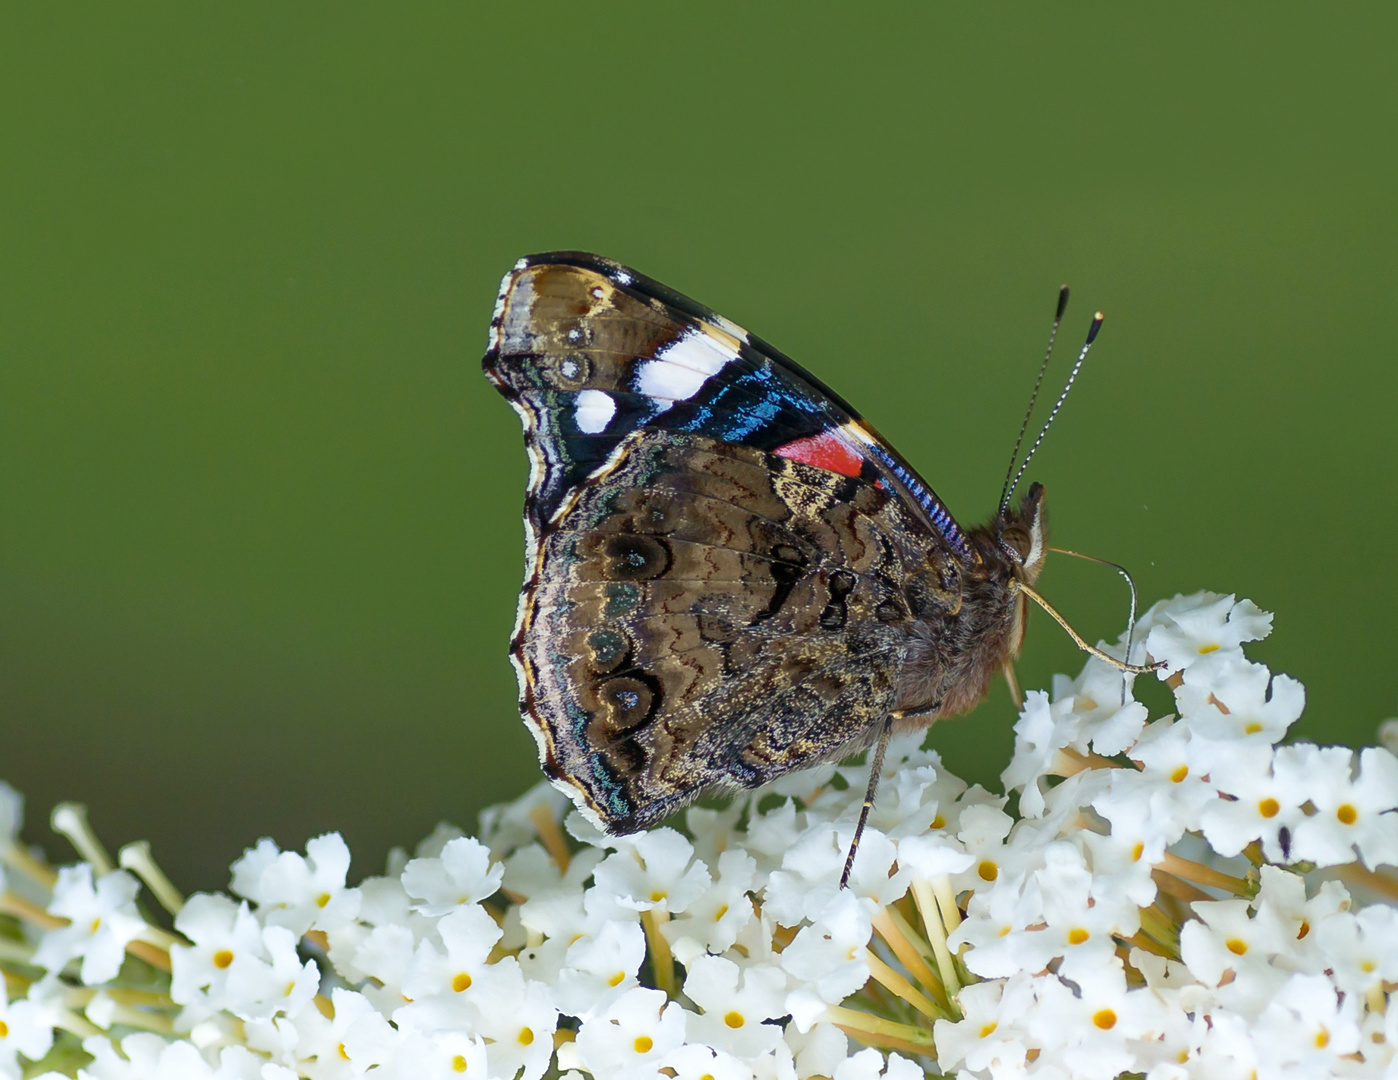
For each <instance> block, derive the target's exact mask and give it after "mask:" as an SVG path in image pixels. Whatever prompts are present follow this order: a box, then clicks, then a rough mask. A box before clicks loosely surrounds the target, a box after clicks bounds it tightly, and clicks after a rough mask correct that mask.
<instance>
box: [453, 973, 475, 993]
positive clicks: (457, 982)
mask: <svg viewBox="0 0 1398 1080" xmlns="http://www.w3.org/2000/svg"><path fill="white" fill-rule="evenodd" d="M451 988H452V989H453V990H455V991H456V992H457V993H458V994H459V993H461V991H463V990H469V989H471V976H470V975H468V974H467V973H466V972H464V971H458V972H457V973H456V974H455V975H453V976H452V977H451Z"/></svg>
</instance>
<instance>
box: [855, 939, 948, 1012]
mask: <svg viewBox="0 0 1398 1080" xmlns="http://www.w3.org/2000/svg"><path fill="white" fill-rule="evenodd" d="M864 961H865V963H867V964H868V965H869V974H870V975H872V976H873V977H874V978H875V979H877V980H878V981H879V982H880V983H882V984H883V985H884V986H885V987H887V988H888V989H889V990H891V991H893V993H895V994H897V995H898V996H899V997H900V998H902V999H903V1000H904V1001H906V1002H907V1003H908V1004H909V1005H911V1006H912V1007H913V1008H914V1009H916V1010H917V1011H918V1012H920V1013H922V1015H923V1016H925V1017H927V1018H928V1019H929V1020H940V1019H942V1017H943V1016H944V1015H945V1014H944V1013H943V1012H942V1010H941V1009H939V1008H937V1006H936V1005H934V1004H933V1003H932V1000H931V999H930V998H928V997H927V995H926V994H923V993H922V992H921V991H920V990H918V988H917V987H915V986H914V985H913V984H912V982H911V981H910V980H909V979H908V978H907V977H906V976H904V975H902V974H900V973H899V972H897V971H895V970H894V969H893V968H891V967H889V966H888V965H887V964H885V963H884V962H883V961H882V960H880V959H879V958H878V956H877V955H876V954H875V953H874V950H873V949H865V950H864Z"/></svg>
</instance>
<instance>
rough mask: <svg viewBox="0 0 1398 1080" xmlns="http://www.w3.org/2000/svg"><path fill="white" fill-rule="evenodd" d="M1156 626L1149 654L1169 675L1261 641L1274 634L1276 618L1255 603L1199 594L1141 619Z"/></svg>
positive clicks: (1150, 637)
mask: <svg viewBox="0 0 1398 1080" xmlns="http://www.w3.org/2000/svg"><path fill="white" fill-rule="evenodd" d="M1141 621H1142V623H1150V624H1153V626H1152V629H1151V631H1150V633H1149V634H1148V635H1147V636H1146V651H1147V652H1148V653H1149V654H1150V655H1151V656H1152V657H1154V658H1155V659H1156V660H1163V661H1164V662H1165V665H1166V667H1165V670H1164V671H1162V672H1161V677H1162V678H1163V677H1164V676H1165V675H1166V674H1173V673H1174V672H1176V671H1180V670H1183V669H1185V668H1188V667H1189V666H1191V665H1192V664H1196V663H1198V662H1199V660H1200V658H1201V657H1205V656H1209V655H1211V654H1214V653H1218V652H1232V651H1234V650H1236V649H1237V648H1238V646H1240V645H1241V644H1242V643H1243V642H1245V641H1259V640H1261V639H1262V638H1264V637H1266V636H1267V635H1268V634H1269V633H1271V632H1272V616H1271V615H1270V614H1268V613H1267V612H1265V611H1261V610H1259V609H1258V608H1257V606H1256V605H1255V604H1253V602H1252V601H1251V600H1239V601H1238V602H1236V603H1235V602H1234V599H1233V597H1232V596H1219V595H1218V594H1217V593H1207V592H1205V593H1196V594H1195V595H1194V596H1189V597H1182V596H1177V597H1175V599H1174V600H1171V601H1163V602H1162V603H1159V604H1156V605H1155V606H1154V607H1152V608H1151V609H1150V610H1149V611H1147V612H1146V614H1145V615H1144V616H1143V617H1142V619H1141Z"/></svg>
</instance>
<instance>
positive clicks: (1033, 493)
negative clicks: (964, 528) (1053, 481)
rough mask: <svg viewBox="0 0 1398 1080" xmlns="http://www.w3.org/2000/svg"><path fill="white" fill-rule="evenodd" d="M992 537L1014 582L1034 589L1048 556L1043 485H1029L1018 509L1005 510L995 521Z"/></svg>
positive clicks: (1008, 508) (1007, 508)
mask: <svg viewBox="0 0 1398 1080" xmlns="http://www.w3.org/2000/svg"><path fill="white" fill-rule="evenodd" d="M991 531H992V534H993V536H994V539H995V543H996V546H997V547H998V548H999V550H1000V553H1001V554H1002V555H1004V557H1005V559H1006V560H1008V562H1009V565H1010V570H1011V573H1012V574H1013V575H1014V577H1015V578H1016V579H1017V580H1020V581H1023V582H1024V583H1025V584H1027V585H1033V584H1034V582H1035V581H1036V580H1038V577H1039V571H1041V570H1042V569H1043V566H1044V556H1045V555H1047V554H1048V527H1047V525H1046V523H1045V521H1044V485H1043V484H1031V485H1030V486H1029V490H1028V491H1027V492H1025V495H1024V498H1023V499H1022V500H1020V504H1019V507H1018V509H1015V508H1013V507H1006V508H1005V509H1004V510H1002V511H1001V512H1000V513H999V514H998V515H997V516H996V519H995V522H994V524H993V526H992V529H991Z"/></svg>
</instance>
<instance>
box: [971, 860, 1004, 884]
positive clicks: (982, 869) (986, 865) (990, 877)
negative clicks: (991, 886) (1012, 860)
mask: <svg viewBox="0 0 1398 1080" xmlns="http://www.w3.org/2000/svg"><path fill="white" fill-rule="evenodd" d="M976 873H977V874H979V875H980V878H981V880H982V881H994V880H995V879H996V878H997V877H999V876H1000V868H999V867H998V866H996V865H995V864H994V863H993V862H991V861H990V860H989V859H986V860H985V861H984V862H983V863H981V864H980V866H978V867H976Z"/></svg>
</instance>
